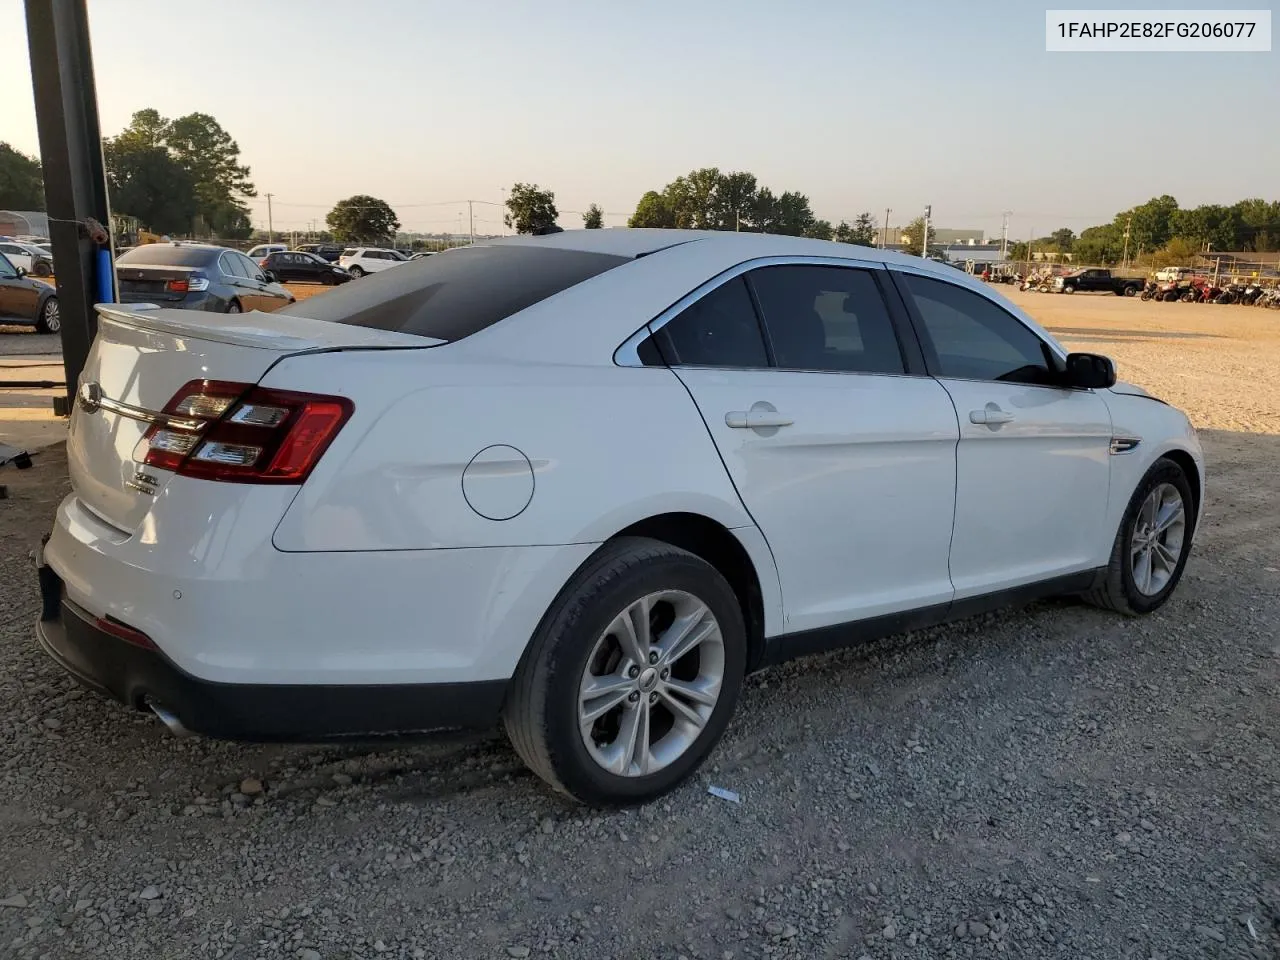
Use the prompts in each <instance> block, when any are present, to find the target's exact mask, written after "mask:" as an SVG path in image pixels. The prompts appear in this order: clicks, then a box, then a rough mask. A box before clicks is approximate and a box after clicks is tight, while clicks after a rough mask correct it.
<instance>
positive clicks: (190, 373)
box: [67, 305, 442, 534]
mask: <svg viewBox="0 0 1280 960" xmlns="http://www.w3.org/2000/svg"><path fill="white" fill-rule="evenodd" d="M98 314H99V323H98V335H97V337H96V338H95V339H94V342H93V347H92V348H91V349H90V351H89V356H88V359H87V361H86V363H85V368H84V372H83V373H82V374H81V378H80V382H79V384H78V385H77V395H76V404H75V408H74V409H73V410H72V414H71V426H70V432H69V435H68V439H67V457H68V463H69V468H70V473H71V482H72V486H73V487H74V489H75V491H76V494H77V496H78V497H79V499H80V501H81V503H82V504H83V505H84V506H85V507H86V508H87V509H89V510H91V511H93V513H95V514H96V515H98V516H99V517H100V518H101V519H102V520H104V521H105V522H107V523H109V524H110V525H111V526H113V527H116V528H117V529H119V530H121V531H123V532H125V533H129V534H132V533H133V532H134V531H135V530H136V529H137V527H138V525H139V524H140V523H141V522H142V520H143V518H144V517H145V516H146V514H147V512H148V511H149V510H150V507H151V504H152V502H153V501H154V500H155V498H156V496H158V495H160V494H161V493H162V492H163V490H164V488H165V486H166V485H167V484H168V481H169V479H170V478H171V477H172V476H173V474H172V473H171V472H170V471H166V470H159V469H156V468H155V467H152V466H147V465H144V464H143V463H142V462H141V459H142V458H143V457H144V456H145V454H146V449H145V448H146V444H143V443H140V441H142V439H143V436H144V435H145V434H146V432H147V430H148V428H149V427H150V426H151V425H152V424H153V423H154V422H156V421H157V420H158V419H160V415H161V411H163V410H164V408H165V406H166V405H167V404H168V403H169V401H170V400H171V399H173V397H174V394H176V393H177V392H178V390H179V389H180V388H181V387H182V386H183V385H184V384H186V383H188V382H190V381H192V380H220V381H230V382H235V383H244V384H255V383H257V382H258V381H259V380H261V378H262V377H263V375H264V374H265V373H266V372H267V371H268V370H269V369H270V368H271V367H272V366H273V365H274V364H275V363H276V361H278V360H280V359H281V358H283V357H287V356H293V355H296V354H300V353H309V352H328V351H334V350H346V349H360V350H378V349H423V348H429V347H433V346H437V345H439V344H440V343H441V342H442V341H439V340H432V339H428V338H424V337H417V336H412V335H409V334H401V333H394V332H389V331H385V330H375V329H370V328H366V327H357V326H347V325H343V324H337V323H329V322H327V321H323V320H312V319H309V318H306V317H296V316H285V315H282V314H264V313H257V312H253V313H246V314H240V315H227V316H223V315H220V314H208V313H203V312H199V311H182V310H173V309H162V308H154V307H142V306H136V307H126V306H121V305H106V306H100V307H99V308H98ZM135 456H136V459H135Z"/></svg>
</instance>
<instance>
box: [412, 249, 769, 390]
mask: <svg viewBox="0 0 1280 960" xmlns="http://www.w3.org/2000/svg"><path fill="white" fill-rule="evenodd" d="M446 256H447V254H446ZM433 259H439V258H433ZM657 339H658V347H659V349H660V350H661V351H662V353H663V356H665V357H666V359H667V360H668V362H670V363H673V364H681V365H685V366H693V367H738V368H742V367H767V366H769V355H768V352H767V351H766V350H765V347H764V337H763V336H762V335H761V333H760V322H759V320H757V319H756V310H755V307H754V306H753V305H752V303H751V295H750V294H749V293H747V284H746V281H745V280H744V279H743V278H742V277H735V278H734V279H732V280H730V281H729V282H728V283H723V284H721V285H720V286H718V287H716V288H715V289H714V290H712V291H711V292H710V293H708V294H707V295H706V296H704V297H702V298H701V299H700V300H698V301H697V302H696V303H693V304H692V305H690V306H688V307H686V308H685V309H684V310H683V311H682V312H681V313H680V314H679V315H677V316H675V317H673V318H672V319H671V320H669V321H668V322H667V323H666V324H665V325H664V326H663V327H662V329H661V330H659V331H658V337H657Z"/></svg>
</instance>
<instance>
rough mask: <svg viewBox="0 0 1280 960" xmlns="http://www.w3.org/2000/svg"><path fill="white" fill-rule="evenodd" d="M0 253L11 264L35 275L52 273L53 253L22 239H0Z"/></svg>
mask: <svg viewBox="0 0 1280 960" xmlns="http://www.w3.org/2000/svg"><path fill="white" fill-rule="evenodd" d="M0 253H3V254H4V255H5V256H6V257H7V258H8V259H9V262H10V263H11V264H13V265H14V266H15V267H21V268H22V269H23V270H25V271H26V272H27V273H29V274H31V275H32V276H36V277H48V276H52V275H53V253H52V252H50V251H48V250H43V249H41V248H40V247H37V246H36V245H35V244H34V243H27V242H26V241H23V240H14V239H0Z"/></svg>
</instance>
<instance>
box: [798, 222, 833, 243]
mask: <svg viewBox="0 0 1280 960" xmlns="http://www.w3.org/2000/svg"><path fill="white" fill-rule="evenodd" d="M804 235H805V236H806V237H809V238H810V239H812V240H830V239H831V238H832V236H834V235H835V230H834V229H832V227H831V221H830V220H815V221H813V223H811V224H810V225H809V228H808V229H807V230H805V232H804Z"/></svg>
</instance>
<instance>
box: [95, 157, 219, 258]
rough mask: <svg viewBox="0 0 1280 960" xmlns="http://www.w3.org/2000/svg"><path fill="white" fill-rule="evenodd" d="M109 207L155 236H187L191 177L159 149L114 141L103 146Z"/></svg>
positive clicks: (192, 209) (192, 204) (193, 210)
mask: <svg viewBox="0 0 1280 960" xmlns="http://www.w3.org/2000/svg"><path fill="white" fill-rule="evenodd" d="M103 160H104V162H105V164H106V168H107V187H108V189H109V190H110V195H111V207H112V209H113V210H115V211H116V212H117V213H123V214H125V215H127V216H130V217H137V219H138V220H139V221H140V222H141V223H143V224H144V225H146V227H147V228H148V229H150V230H153V231H155V232H156V233H171V234H176V233H190V232H191V227H192V221H194V219H195V217H196V214H197V203H196V194H195V183H194V182H193V181H192V179H191V175H190V174H189V173H187V171H186V170H185V169H183V167H182V165H181V164H180V163H178V161H177V160H175V159H174V157H173V155H172V154H170V153H169V151H168V150H167V149H166V148H165V147H163V146H154V145H148V144H147V142H146V141H145V140H142V139H139V138H125V137H115V138H114V139H109V140H107V141H105V142H104V144H103Z"/></svg>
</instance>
